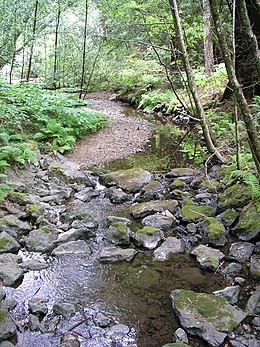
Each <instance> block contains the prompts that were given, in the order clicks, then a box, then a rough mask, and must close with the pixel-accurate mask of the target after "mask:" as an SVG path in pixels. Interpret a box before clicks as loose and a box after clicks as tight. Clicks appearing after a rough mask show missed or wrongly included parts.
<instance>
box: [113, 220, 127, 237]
mask: <svg viewBox="0 0 260 347" xmlns="http://www.w3.org/2000/svg"><path fill="white" fill-rule="evenodd" d="M111 226H112V227H114V228H116V229H117V230H118V231H119V233H120V234H121V235H127V229H126V228H127V227H126V225H125V223H124V222H117V223H113V224H112V225H111Z"/></svg>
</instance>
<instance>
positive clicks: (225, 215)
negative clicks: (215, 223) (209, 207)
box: [216, 209, 238, 228]
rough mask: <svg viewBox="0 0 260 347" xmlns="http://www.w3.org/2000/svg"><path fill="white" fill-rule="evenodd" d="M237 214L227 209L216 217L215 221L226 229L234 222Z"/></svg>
mask: <svg viewBox="0 0 260 347" xmlns="http://www.w3.org/2000/svg"><path fill="white" fill-rule="evenodd" d="M237 216H238V213H237V212H236V211H235V210H233V209H227V210H226V211H225V212H222V213H220V214H219V215H217V217H216V218H217V220H219V221H220V222H221V223H223V224H224V226H225V227H226V228H229V227H230V226H231V225H232V224H233V223H234V221H235V220H236V218H237Z"/></svg>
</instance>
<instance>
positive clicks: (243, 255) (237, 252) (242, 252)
mask: <svg viewBox="0 0 260 347" xmlns="http://www.w3.org/2000/svg"><path fill="white" fill-rule="evenodd" d="M254 248H255V246H254V245H253V244H252V243H249V242H235V243H232V245H231V246H230V249H229V258H230V259H235V260H237V261H239V262H240V263H244V262H246V261H248V260H249V259H250V257H251V255H252V253H253V251H254Z"/></svg>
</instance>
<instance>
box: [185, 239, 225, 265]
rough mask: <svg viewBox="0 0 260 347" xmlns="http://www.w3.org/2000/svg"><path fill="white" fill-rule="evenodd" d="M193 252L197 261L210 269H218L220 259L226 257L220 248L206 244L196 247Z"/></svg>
mask: <svg viewBox="0 0 260 347" xmlns="http://www.w3.org/2000/svg"><path fill="white" fill-rule="evenodd" d="M191 254H193V255H196V257H197V261H198V262H199V263H200V265H201V266H202V267H205V268H207V269H209V270H216V269H217V268H218V267H219V264H220V260H222V259H223V258H224V257H225V255H224V254H223V253H222V252H221V251H219V250H218V249H214V248H211V247H207V246H204V245H199V246H197V247H195V248H194V249H193V251H192V252H191Z"/></svg>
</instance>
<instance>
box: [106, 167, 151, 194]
mask: <svg viewBox="0 0 260 347" xmlns="http://www.w3.org/2000/svg"><path fill="white" fill-rule="evenodd" d="M151 179H152V174H151V173H150V172H148V171H145V170H143V169H139V168H138V169H129V170H119V171H112V172H109V173H107V174H105V175H104V176H103V177H101V183H104V184H105V185H111V186H112V185H116V186H117V187H119V188H121V189H123V190H125V191H126V192H128V193H136V192H138V191H139V190H140V189H141V188H142V187H143V186H144V185H145V184H147V183H149V182H150V181H151Z"/></svg>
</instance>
